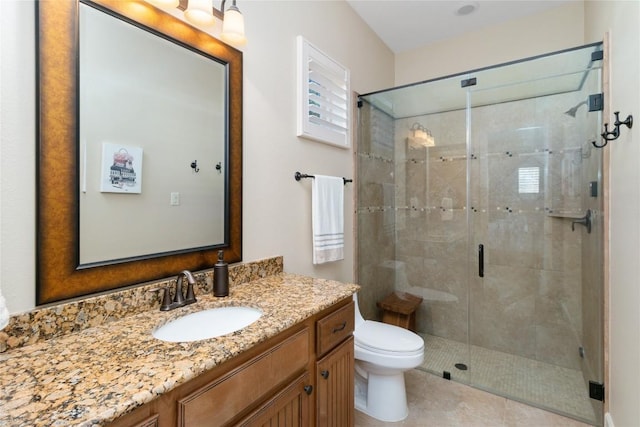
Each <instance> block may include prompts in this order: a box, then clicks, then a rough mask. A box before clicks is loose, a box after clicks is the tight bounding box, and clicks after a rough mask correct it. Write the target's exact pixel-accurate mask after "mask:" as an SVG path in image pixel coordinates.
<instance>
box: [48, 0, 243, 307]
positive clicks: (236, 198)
mask: <svg viewBox="0 0 640 427" xmlns="http://www.w3.org/2000/svg"><path fill="white" fill-rule="evenodd" d="M83 2H85V3H90V4H93V5H97V6H98V8H101V9H103V10H107V11H109V12H110V13H115V14H116V15H120V16H122V17H124V19H125V20H129V21H132V22H134V23H137V24H140V25H142V26H144V27H147V28H148V29H150V30H151V31H152V32H153V33H155V34H157V35H158V36H161V37H165V38H168V39H174V40H176V41H178V42H179V43H181V44H184V45H187V46H190V47H191V48H193V49H195V50H198V51H201V52H204V53H205V54H207V55H209V56H213V57H215V58H217V59H219V61H220V62H222V63H223V64H226V73H227V97H228V104H227V123H226V126H227V142H228V147H227V159H228V166H227V167H228V178H227V179H228V181H227V197H226V199H227V204H228V206H227V212H228V215H227V217H226V220H227V221H228V224H225V225H226V226H227V227H228V233H229V234H228V236H229V240H228V245H227V246H219V245H218V246H215V247H213V246H212V248H205V249H194V251H192V252H185V251H180V252H179V253H178V252H176V253H166V254H165V253H163V254H158V256H156V257H153V258H145V259H139V258H133V259H131V260H130V261H127V262H121V263H117V264H103V265H99V266H93V267H90V268H79V265H80V262H79V251H78V246H79V244H78V242H79V230H80V227H79V191H80V186H79V177H78V175H79V174H78V168H77V166H78V155H79V149H78V129H79V126H78V110H77V106H78V93H77V89H78V78H77V77H78V76H77V72H78V8H79V2H78V0H61V1H42V0H41V1H38V2H37V5H36V10H37V13H36V17H37V18H36V21H37V22H36V29H37V47H36V49H37V61H38V62H37V75H38V83H39V84H38V89H37V90H38V92H37V102H36V108H37V111H36V115H37V120H38V122H37V141H38V145H37V154H36V162H37V167H36V174H37V176H36V182H37V197H36V199H37V225H36V235H37V244H36V265H37V266H36V304H37V305H42V304H46V303H52V302H56V301H61V300H65V299H69V298H74V297H80V296H84V295H89V294H94V293H98V292H104V291H109V290H113V289H117V288H121V287H125V286H130V285H135V284H139V283H144V282H147V281H152V280H158V279H162V278H166V277H169V276H172V275H175V274H178V273H179V272H180V271H182V270H184V269H188V270H193V271H196V270H203V269H207V268H211V267H213V265H214V264H215V263H216V261H217V252H218V250H219V249H224V251H225V260H226V261H227V262H231V263H232V262H238V261H241V260H242V74H243V70H242V65H243V63H242V52H241V51H238V50H236V49H234V48H233V47H231V46H228V45H227V44H225V43H223V42H221V41H219V40H217V39H215V38H214V37H212V36H210V35H209V34H206V33H204V32H201V31H199V30H197V29H195V28H193V27H191V26H190V25H188V24H186V23H185V22H183V21H181V20H179V19H177V18H175V17H174V16H171V15H169V14H167V13H165V12H162V11H161V10H159V9H156V8H155V7H153V6H151V5H150V4H148V3H146V2H144V1H141V0H130V1H122V0H91V1H88V0H83Z"/></svg>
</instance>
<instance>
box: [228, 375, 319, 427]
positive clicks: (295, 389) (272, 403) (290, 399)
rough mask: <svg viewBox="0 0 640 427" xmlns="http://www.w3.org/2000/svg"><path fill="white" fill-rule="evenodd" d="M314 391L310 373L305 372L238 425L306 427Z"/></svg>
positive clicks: (252, 426) (308, 421)
mask: <svg viewBox="0 0 640 427" xmlns="http://www.w3.org/2000/svg"><path fill="white" fill-rule="evenodd" d="M312 390H313V389H312V388H311V386H310V383H309V373H308V372H305V373H304V374H303V375H301V376H300V377H298V378H297V379H296V380H294V381H293V382H292V383H291V384H289V385H288V386H287V387H285V388H284V389H283V390H282V391H280V392H279V393H277V394H276V395H275V396H274V397H273V398H272V399H270V400H268V401H267V402H266V403H265V404H264V405H262V406H261V407H260V408H258V409H257V410H256V411H255V412H253V413H252V414H250V415H249V416H248V417H247V418H245V419H244V420H242V421H241V422H239V423H238V424H237V425H239V426H247V427H249V426H251V427H254V426H255V427H271V426H273V427H276V426H277V427H306V426H308V425H309V424H310V415H311V414H310V413H309V399H311V396H312Z"/></svg>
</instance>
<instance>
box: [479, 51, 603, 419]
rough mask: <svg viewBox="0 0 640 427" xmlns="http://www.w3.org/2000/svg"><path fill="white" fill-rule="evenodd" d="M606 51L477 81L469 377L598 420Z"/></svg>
mask: <svg viewBox="0 0 640 427" xmlns="http://www.w3.org/2000/svg"><path fill="white" fill-rule="evenodd" d="M599 49H600V47H599V46H598V47H593V46H591V47H589V48H585V49H582V50H573V51H569V52H564V53H560V54H558V55H551V56H545V57H541V58H537V59H532V60H528V61H523V62H520V63H515V64H510V65H508V66H505V67H497V68H492V69H488V70H483V71H481V72H477V73H474V74H473V77H475V79H476V80H475V85H473V86H469V87H468V88H467V95H468V100H469V104H468V105H469V109H468V113H469V116H468V118H467V123H468V126H469V128H468V137H469V140H468V145H467V148H468V152H467V158H468V172H469V191H468V204H467V205H468V206H469V209H468V210H467V215H468V221H469V248H468V256H469V259H470V263H469V265H470V267H469V366H468V368H469V374H468V381H469V382H470V383H471V384H472V385H475V386H477V387H480V388H483V389H487V390H490V391H493V392H495V393H498V394H500V395H503V396H506V397H510V398H512V399H515V400H520V401H523V402H527V403H531V404H534V405H536V406H540V407H542V408H546V409H549V410H552V411H554V412H558V413H561V414H566V415H570V416H572V417H575V418H579V419H581V420H584V421H587V422H589V423H593V424H598V423H600V420H601V419H602V414H601V410H602V408H601V407H602V403H601V402H598V401H595V400H593V399H590V398H589V394H588V390H589V388H588V381H594V382H595V383H602V342H601V340H602V297H601V292H602V289H603V285H602V280H603V272H602V260H603V252H602V246H603V236H602V210H603V197H602V191H601V189H602V179H601V175H602V174H601V165H602V160H601V153H602V150H600V149H596V148H594V147H593V145H592V144H591V141H594V140H597V141H598V142H600V141H599V140H598V139H597V136H598V129H600V121H601V120H600V119H601V117H600V116H601V114H600V111H592V112H590V111H589V107H590V105H589V104H590V103H589V96H590V95H596V94H599V93H600V92H601V88H600V81H601V78H600V63H601V62H602V61H601V60H599V59H596V60H592V59H591V54H592V52H594V51H597V50H599ZM594 58H599V57H598V56H597V54H596V56H595V57H594ZM557 64H563V66H561V67H559V66H558V65H557ZM596 101H597V100H596V99H595V98H592V102H591V103H592V105H591V108H593V103H595V102H596ZM587 215H589V222H590V224H586V220H585V219H584V218H585V217H586V216H587ZM587 225H589V227H587Z"/></svg>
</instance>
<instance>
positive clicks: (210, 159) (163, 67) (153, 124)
mask: <svg viewBox="0 0 640 427" xmlns="http://www.w3.org/2000/svg"><path fill="white" fill-rule="evenodd" d="M79 31H80V36H79V49H80V50H79V53H80V54H79V107H80V108H79V145H80V146H79V160H80V161H79V184H80V189H79V190H80V194H79V198H80V199H79V200H80V236H79V240H80V241H79V248H80V251H79V254H80V264H81V265H91V264H96V263H105V262H118V261H119V260H126V259H130V258H138V257H143V258H144V257H152V256H154V255H156V254H163V253H167V252H174V251H178V252H179V251H186V250H192V249H195V248H203V247H211V246H216V245H224V244H226V243H227V239H226V235H227V234H226V232H225V230H226V228H225V216H226V215H225V200H226V195H225V182H226V170H227V168H226V164H227V162H226V160H225V155H226V150H225V145H226V136H225V123H226V116H225V107H226V104H227V103H226V92H225V84H226V70H225V65H224V64H221V63H220V62H218V61H216V60H215V59H214V58H211V57H209V56H205V55H204V54H202V53H201V52H196V51H194V50H191V49H188V48H186V47H185V46H182V45H179V44H177V43H174V42H173V41H170V40H167V39H165V38H163V37H159V36H158V35H157V34H153V33H151V32H149V31H146V30H144V29H142V28H140V27H138V26H135V25H132V24H130V23H128V22H125V21H123V20H121V19H118V18H116V17H114V16H111V15H109V14H107V13H105V12H103V11H101V10H97V9H95V8H94V7H91V6H88V5H86V4H80V6H79Z"/></svg>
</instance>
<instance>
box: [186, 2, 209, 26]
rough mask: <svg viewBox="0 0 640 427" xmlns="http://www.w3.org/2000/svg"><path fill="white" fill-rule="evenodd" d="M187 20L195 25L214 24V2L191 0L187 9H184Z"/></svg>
mask: <svg viewBox="0 0 640 427" xmlns="http://www.w3.org/2000/svg"><path fill="white" fill-rule="evenodd" d="M184 16H185V18H187V21H189V22H191V23H192V24H195V25H203V26H209V25H213V24H214V22H215V20H214V19H213V3H211V0H189V4H188V5H187V10H185V11H184Z"/></svg>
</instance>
